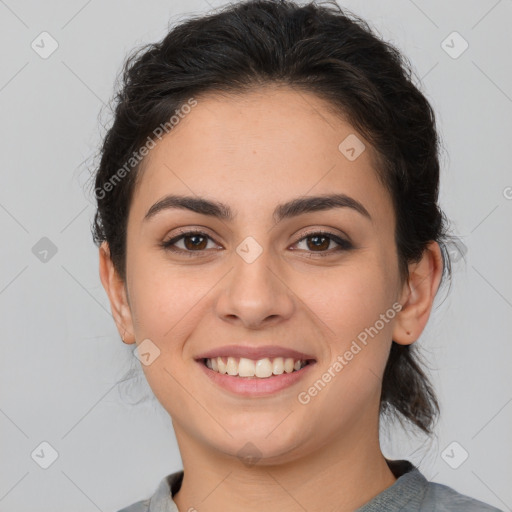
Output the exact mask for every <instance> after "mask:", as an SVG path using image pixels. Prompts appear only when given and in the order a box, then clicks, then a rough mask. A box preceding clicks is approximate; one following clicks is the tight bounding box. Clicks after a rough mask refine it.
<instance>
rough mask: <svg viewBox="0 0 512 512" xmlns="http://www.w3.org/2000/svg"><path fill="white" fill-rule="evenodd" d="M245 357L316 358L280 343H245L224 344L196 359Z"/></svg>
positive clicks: (255, 358) (303, 359)
mask: <svg viewBox="0 0 512 512" xmlns="http://www.w3.org/2000/svg"><path fill="white" fill-rule="evenodd" d="M229 356H231V357H245V358H247V359H254V360H258V359H264V358H265V357H270V358H272V357H284V358H287V357H292V358H293V359H300V360H302V361H306V360H315V358H314V357H313V356H311V355H309V354H306V353H304V352H299V351H297V350H293V349H291V348H287V347H280V346H278V345H262V346H258V347H248V346H244V345H224V346H223V347H216V348H212V349H211V350H208V351H207V352H203V353H202V354H200V355H198V356H197V357H196V359H213V358H215V357H229Z"/></svg>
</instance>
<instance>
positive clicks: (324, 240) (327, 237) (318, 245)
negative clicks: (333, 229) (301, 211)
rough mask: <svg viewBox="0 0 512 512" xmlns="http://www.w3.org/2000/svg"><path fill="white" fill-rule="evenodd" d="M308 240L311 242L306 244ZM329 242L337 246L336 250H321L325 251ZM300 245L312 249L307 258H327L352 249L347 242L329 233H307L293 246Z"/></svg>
mask: <svg viewBox="0 0 512 512" xmlns="http://www.w3.org/2000/svg"><path fill="white" fill-rule="evenodd" d="M308 240H311V243H308ZM331 242H335V243H336V244H338V249H334V250H330V251H326V250H322V249H327V248H328V247H329V246H330V245H331ZM300 243H305V245H306V248H307V249H310V248H313V249H314V250H313V251H309V252H311V253H312V254H311V255H309V256H308V257H309V258H316V257H317V256H320V257H323V256H329V255H332V254H333V253H334V252H341V251H348V250H350V249H352V248H353V247H354V246H353V245H352V244H351V243H350V242H349V241H348V240H345V239H344V238H341V237H339V236H337V235H335V234H334V233H330V232H329V231H315V232H313V233H308V234H306V236H303V237H302V238H301V239H300V240H299V241H298V242H296V243H295V245H297V244H300ZM307 249H306V250H307ZM316 249H319V250H318V251H317V250H316ZM315 253H317V254H315Z"/></svg>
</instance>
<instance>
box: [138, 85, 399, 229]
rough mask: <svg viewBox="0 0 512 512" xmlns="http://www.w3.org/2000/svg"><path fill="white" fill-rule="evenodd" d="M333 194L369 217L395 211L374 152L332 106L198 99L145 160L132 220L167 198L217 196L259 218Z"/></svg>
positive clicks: (266, 97) (267, 91) (288, 98)
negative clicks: (301, 199) (360, 206)
mask: <svg viewBox="0 0 512 512" xmlns="http://www.w3.org/2000/svg"><path fill="white" fill-rule="evenodd" d="M354 156H355V157H356V158H354ZM333 192H340V193H345V194H349V195H351V196H353V197H355V198H356V199H358V200H360V201H361V202H365V203H367V205H368V206H367V209H368V210H369V211H370V213H372V212H371V210H373V213H374V214H380V215H383V214H384V213H385V212H383V211H380V212H379V209H380V210H382V209H384V210H385V209H386V208H387V209H389V207H390V198H389V197H387V195H388V194H387V192H386V191H385V190H384V188H383V186H382V184H381V183H380V181H379V180H378V177H377V173H376V171H375V153H374V150H373V148H372V147H371V146H370V145H369V143H368V142H367V141H366V140H365V139H364V138H363V137H362V136H361V135H360V134H359V133H357V132H356V131H355V129H354V128H353V127H352V126H351V125H350V124H349V123H348V122H347V121H345V120H343V119H342V118H341V117H340V115H337V114H336V113H335V112H334V111H333V109H332V107H331V106H330V104H328V103H327V102H325V101H324V100H322V99H320V98H319V97H317V96H316V95H314V94H312V93H310V92H305V91H302V90H301V91H299V90H295V89H291V88H286V87H281V88H269V87H267V88H262V89H258V90H255V91H252V92H249V93H244V94H242V95H223V96H219V95H215V96H214V95H207V96H203V97H199V98H197V105H196V106H194V107H193V108H191V111H190V113H188V114H186V115H184V116H183V118H182V119H181V120H180V121H179V123H178V124H177V125H175V126H174V128H173V129H172V131H171V132H170V133H168V134H167V135H165V136H164V137H163V138H162V139H161V140H160V141H158V142H157V144H156V146H155V147H154V148H153V149H152V150H151V151H150V152H149V154H148V155H147V156H146V158H145V160H144V162H143V173H142V174H141V179H140V182H139V183H138V185H137V188H136V190H135V194H134V199H133V203H132V208H131V213H130V216H132V213H133V216H134V217H136V218H138V219H139V220H142V218H143V217H144V215H145V213H146V212H147V210H148V209H149V208H150V207H151V205H152V204H153V203H154V202H156V201H157V200H158V199H160V198H161V197H163V196H165V195H166V194H170V193H172V194H186V195H190V196H194V195H196V196H202V197H212V198H215V199H218V200H220V201H222V202H223V203H226V204H230V205H232V207H233V209H234V210H236V211H241V212H242V213H243V212H244V210H246V208H244V205H245V206H246V207H247V206H249V205H253V206H257V209H256V208H251V211H250V212H249V211H247V215H248V216H251V217H252V218H254V215H258V214H259V213H260V212H261V213H262V214H264V212H266V211H267V209H268V210H270V209H272V210H273V208H274V206H275V204H277V203H281V202H283V199H289V198H295V197H298V196H304V195H313V194H314V195H319V194H327V193H333ZM267 207H268V208H267ZM265 214H266V213H265Z"/></svg>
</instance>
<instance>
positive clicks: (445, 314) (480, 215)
mask: <svg viewBox="0 0 512 512" xmlns="http://www.w3.org/2000/svg"><path fill="white" fill-rule="evenodd" d="M222 3H223V2H212V0H208V1H206V0H194V1H192V0H190V1H186V2H185V1H174V0H173V1H172V2H171V1H163V0H153V1H151V2H142V1H139V2H135V1H126V0H125V1H113V0H109V1H103V2H100V1H99V0H89V1H84V0H73V1H69V0H68V1H63V0H61V1H57V0H49V1H45V2H37V1H35V0H32V1H26V2H22V1H15V0H5V1H2V0H0V42H1V48H2V60H1V62H2V66H1V67H0V108H1V119H2V122H1V127H0V129H1V137H0V138H1V140H2V152H1V155H0V158H1V173H2V175H1V176H2V185H1V187H0V225H1V228H2V241H1V249H0V251H1V252H0V254H1V267H0V269H1V270H0V311H1V323H0V326H1V336H2V356H1V358H0V361H1V363H0V364H1V366H0V379H1V380H0V428H1V448H2V452H1V457H0V510H1V511H9V512H22V511H23V512H26V511H29V510H30V511H32V510H38V511H39V512H50V511H51V512H59V511H67V510H74V511H76V512H82V511H91V510H100V511H104V512H107V511H115V510H118V509H119V508H121V507H122V506H126V505H128V504H130V503H132V502H134V501H137V500H139V499H142V498H145V497H147V496H149V495H150V494H151V493H152V492H153V491H154V490H155V488H156V486H157V484H158V482H159V481H160V480H161V479H162V478H163V477H164V476H165V475H167V474H168V473H171V472H174V471H176V470H178V469H181V467H182V466H181V460H180V456H179V452H178V450H177V445H176V441H175V438H174V434H173V431H172V425H171V422H170V419H169V417H168V415H167V413H166V412H165V411H164V410H163V409H162V408H161V406H160V405H159V404H158V402H156V401H153V402H148V403H146V404H144V405H139V406H131V405H129V404H126V403H125V402H124V401H123V400H122V396H123V395H121V394H120V391H121V389H122V388H121V387H120V386H118V385H117V383H118V381H119V380H120V379H121V377H122V376H123V374H124V373H125V371H126V369H127V368H128V367H129V365H130V364H131V363H133V361H135V363H137V364H140V363H138V361H137V360H136V359H135V358H134V357H133V356H132V355H131V350H132V349H133V346H129V347H128V346H125V345H124V344H123V343H122V342H121V341H120V339H119V337H118V334H117V331H116V329H115V325H114V322H113V320H112V317H111V314H110V306H109V303H108V300H107V296H106V294H105V292H104V290H103V288H102V286H101V282H100V279H99V275H98V253H97V249H96V247H95V246H94V244H93V242H92V238H91V235H90V223H91V221H92V216H93V213H94V202H93V196H92V194H88V193H87V191H86V190H88V189H86V184H87V179H88V178H89V173H90V171H91V170H92V169H93V163H94V162H93V161H92V156H93V155H94V153H95V151H96V149H97V147H98V144H99V141H100V138H101V135H102V134H104V130H103V128H102V126H101V122H100V120H98V114H99V113H100V109H101V107H102V106H103V103H104V102H107V101H108V100H109V98H110V97H111V95H112V92H113V84H114V80H115V77H116V74H117V73H118V71H119V70H120V67H121V64H122V61H123V59H124V57H125V56H126V54H127V52H128V51H129V50H131V49H132V48H134V47H135V46H138V45H140V44H142V43H146V42H153V41H156V40H159V39H160V38H161V37H163V36H164V34H165V33H166V31H167V25H168V22H169V21H171V22H172V23H175V22H178V21H179V20H181V19H183V18H185V17H186V16H187V15H188V14H192V13H200V12H205V11H207V10H209V9H211V8H212V7H217V6H220V5H221V4H222ZM340 3H341V2H340ZM342 5H344V6H346V7H348V8H349V9H352V10H353V11H354V12H355V13H357V14H360V15H362V16H363V17H365V18H366V19H367V20H368V21H369V22H370V23H371V25H372V26H374V27H375V28H376V29H377V30H378V31H379V33H380V34H381V35H382V36H383V37H384V38H385V39H386V40H389V41H391V42H393V43H394V44H396V45H397V46H398V47H399V48H401V49H402V50H403V51H404V52H405V53H406V55H407V56H408V57H409V58H410V59H411V61H412V63H413V65H414V68H415V70H416V72H417V74H418V76H419V77H421V79H422V81H421V88H422V90H423V92H424V93H425V94H426V95H427V97H428V98H429V99H430V101H431V102H432V105H433V107H434V109H435V111H436V113H437V118H438V125H439V129H440V132H441V136H442V137H443V141H444V145H445V148H446V153H445V154H444V155H443V157H442V163H443V174H442V206H443V207H444V209H445V211H446V213H447V215H448V216H449V218H450V219H451V220H452V221H453V224H454V227H455V228H456V230H457V232H458V233H459V234H460V235H461V236H462V237H463V240H464V242H465V243H466V245H467V248H468V253H467V256H466V262H465V263H464V261H462V260H461V261H460V262H459V263H458V265H457V266H456V269H455V275H454V280H455V281H454V286H453V289H452V291H451V293H450V294H449V295H448V298H447V299H446V300H445V301H444V302H442V301H441V300H439V301H438V304H439V307H438V308H437V309H436V312H435V313H434V315H433V316H432V317H431V320H430V323H429V325H428V327H427V329H426V331H425V332H424V335H423V336H422V339H421V340H420V342H419V343H420V344H421V345H422V346H423V348H424V354H425V356H426V358H427V360H428V361H429V365H430V366H431V368H432V369H433V370H432V378H433V381H434V384H435V387H436V389H437V392H438V394H439V397H440V400H441V405H442V419H441V422H440V424H439V426H438V429H437V432H436V436H435V438H434V440H433V441H432V442H431V443H426V442H425V440H424V439H423V438H414V437H410V438H409V437H408V436H406V435H405V434H403V433H401V432H400V431H396V432H395V434H394V435H392V436H388V435H385V434H383V449H384V453H385V454H386V455H387V456H389V457H397V458H398V457H399V458H409V459H410V460H412V461H413V462H416V463H417V464H419V466H420V469H421V470H422V471H423V472H424V474H425V475H426V476H427V477H428V478H430V479H432V480H434V481H437V482H441V483H445V484H448V485H450V486H452V487H454V488H455V489H457V490H458V491H459V492H462V493H464V494H469V495H471V496H473V497H475V498H478V499H481V500H483V501H486V502H488V503H491V504H493V505H495V506H497V507H499V508H501V509H503V510H512V508H511V507H512V487H511V485H510V482H511V481H512V442H511V432H512V429H511V423H512V421H511V420H512V384H511V377H510V374H511V372H510V362H511V361H512V343H511V342H512V339H511V334H510V333H511V328H512V279H511V277H512V276H511V266H510V261H511V252H512V251H511V249H512V245H511V239H510V235H511V224H512V223H511V219H512V199H511V197H512V188H510V187H512V173H511V170H510V165H511V164H510V147H511V144H510V137H511V135H512V129H511V128H512V73H511V66H510V62H511V50H512V40H511V32H510V26H511V23H512V2H511V1H510V0H501V1H496V0H481V1H475V0H473V1H466V0H457V1H450V2H445V1H443V0H436V1H429V2H427V1H421V2H420V0H416V1H412V0H392V1H387V2H381V1H377V0H373V1H364V2H363V1H359V2H358V1H346V2H344V3H343V4H342ZM43 31H47V32H49V33H50V34H51V36H52V37H53V38H54V39H55V40H56V41H57V42H58V45H59V47H58V49H57V50H56V51H55V52H54V53H53V54H52V55H51V56H50V57H49V58H47V59H42V58H41V57H40V56H39V55H38V54H37V53H36V52H35V51H34V50H33V49H32V48H31V43H32V41H33V40H35V39H36V42H37V37H38V36H39V34H40V33H41V32H43ZM453 31H457V32H459V33H460V34H461V36H462V37H463V38H464V39H465V40H466V41H467V42H468V43H469V48H468V49H467V50H466V51H465V52H464V53H463V54H462V55H461V56H460V57H459V58H457V59H454V58H452V57H450V56H449V55H448V54H447V53H446V52H445V51H444V49H443V47H442V46H441V43H442V41H443V40H445V39H446V37H447V36H448V35H449V34H451V33H452V32H453ZM450 44H451V43H450ZM453 44H454V45H455V44H459V43H453ZM456 48H457V47H456ZM107 112H108V111H107ZM108 121H109V118H108V116H106V115H105V114H103V117H102V122H108ZM507 187H508V188H507ZM42 237H48V238H49V239H50V240H51V241H52V242H53V244H55V246H56V248H57V253H56V254H55V255H53V257H49V256H48V261H47V262H46V263H44V262H42V261H41V260H40V259H39V258H38V257H36V255H35V254H34V252H33V250H32V248H33V247H34V246H35V245H36V243H38V241H39V240H40V239H41V238H42ZM443 294H444V293H443ZM138 389H142V394H144V393H147V391H148V388H147V385H146V388H144V381H143V382H142V387H139V388H137V387H135V388H134V393H133V394H132V395H133V396H136V395H138V394H140V393H139V391H138ZM43 441H46V442H48V443H49V444H50V445H51V446H52V447H53V449H55V450H56V451H57V453H58V458H57V460H56V461H55V462H54V463H53V464H52V465H51V466H50V467H49V468H48V469H42V468H41V467H40V466H39V465H38V464H37V463H36V462H35V460H34V459H33V458H32V457H31V453H32V452H33V451H34V450H35V449H36V448H38V447H39V446H40V443H41V442H43ZM453 441H456V442H457V443H459V445H460V447H462V449H464V450H466V451H467V452H468V454H469V457H468V459H467V460H466V461H465V462H464V463H463V464H461V465H460V467H458V469H452V468H451V467H450V466H449V465H448V464H447V463H446V462H445V460H444V459H443V457H442V455H441V454H442V453H443V451H444V450H445V448H446V447H447V446H449V445H450V443H452V442H453ZM459 445H457V446H456V447H455V450H454V451H453V452H452V451H451V449H450V450H448V454H449V455H450V456H451V459H452V460H454V459H455V460H457V459H460V457H461V454H462V453H463V452H462V451H461V448H460V447H459ZM36 453H38V454H39V457H37V456H34V458H35V459H36V460H38V461H39V462H42V461H43V462H44V459H45V458H46V460H49V459H48V457H49V456H50V449H49V448H44V447H43V448H42V451H41V448H39V449H38V450H37V451H36ZM452 464H453V462H452Z"/></svg>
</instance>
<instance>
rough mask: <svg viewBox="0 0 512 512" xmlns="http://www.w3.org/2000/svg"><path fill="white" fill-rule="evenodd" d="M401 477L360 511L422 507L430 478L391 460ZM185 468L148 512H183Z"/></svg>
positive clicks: (160, 492)
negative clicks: (180, 493) (181, 494)
mask: <svg viewBox="0 0 512 512" xmlns="http://www.w3.org/2000/svg"><path fill="white" fill-rule="evenodd" d="M387 463H388V466H389V468H390V469H391V471H392V472H393V474H394V475H395V477H397V480H396V482H395V483H394V484H393V485H392V486H391V487H388V488H387V489H385V490H384V491H382V492H381V493H379V494H378V495H377V496H375V498H373V499H372V500H371V501H369V502H368V503H365V504H364V505H363V506H362V507H360V508H358V509H357V510H356V512H380V511H382V510H386V512H398V511H400V510H402V511H403V510H405V506H407V510H408V511H411V512H413V511H416V510H420V505H421V501H422V500H423V496H424V494H425V491H426V489H427V486H428V481H427V479H426V478H425V477H424V476H423V475H422V474H421V473H420V471H419V470H418V469H417V468H416V467H415V466H413V465H412V464H411V463H410V462H409V461H407V460H387ZM182 480H183V470H181V471H176V472H175V473H172V474H170V475H167V476H166V477H165V478H164V479H163V480H162V481H161V482H160V484H159V486H158V488H157V490H156V491H155V493H154V494H153V496H152V497H151V499H150V502H149V508H148V512H179V510H178V507H177V506H176V503H175V502H174V500H173V499H172V496H174V495H175V494H176V493H177V492H178V490H179V489H180V487H181V482H182Z"/></svg>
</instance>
